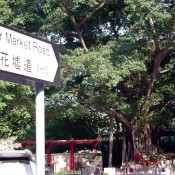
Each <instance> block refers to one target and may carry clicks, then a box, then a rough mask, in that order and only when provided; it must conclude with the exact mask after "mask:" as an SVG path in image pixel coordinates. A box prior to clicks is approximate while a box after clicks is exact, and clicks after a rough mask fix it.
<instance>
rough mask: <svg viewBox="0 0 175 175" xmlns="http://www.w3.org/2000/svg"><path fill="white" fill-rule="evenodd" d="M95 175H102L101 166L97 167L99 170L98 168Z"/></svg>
mask: <svg viewBox="0 0 175 175" xmlns="http://www.w3.org/2000/svg"><path fill="white" fill-rule="evenodd" d="M94 175H102V173H101V169H100V166H99V165H97V168H96V170H95V173H94Z"/></svg>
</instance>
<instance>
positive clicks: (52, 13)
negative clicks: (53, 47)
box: [0, 0, 175, 161]
mask: <svg viewBox="0 0 175 175" xmlns="http://www.w3.org/2000/svg"><path fill="white" fill-rule="evenodd" d="M1 3H2V4H3V6H1V7H0V11H2V13H1V14H3V15H2V16H0V19H1V21H2V22H3V23H6V24H10V25H13V26H16V27H18V28H20V29H22V30H26V31H28V32H32V33H35V34H38V35H40V36H42V37H45V38H47V39H50V40H52V41H53V42H57V43H58V44H59V45H60V60H61V80H62V85H61V87H55V88H54V87H47V88H46V117H47V118H46V121H47V123H46V131H47V132H46V137H47V138H48V139H63V138H65V139H72V138H98V137H103V138H104V136H106V135H107V134H108V133H109V129H107V128H108V127H109V126H108V124H109V122H110V129H111V130H110V131H111V132H110V133H112V132H115V133H116V134H118V133H121V132H122V133H123V135H124V136H126V137H123V145H125V147H124V148H125V149H123V161H128V160H129V159H132V158H133V155H134V153H136V152H146V153H147V154H150V153H156V152H157V143H158V142H157V141H158V138H159V136H160V134H161V132H162V131H164V130H167V129H168V128H171V123H172V121H173V118H174V112H175V80H174V77H175V67H174V65H175V59H174V57H175V52H174V51H175V50H174V33H175V29H174V15H175V7H174V1H171V0H150V1H146V0H137V1H132V0H113V1H107V0H88V1H85V0H72V1H67V0H57V1H56V0H40V1H38V0H31V1H30V2H29V1H27V0H20V1H18V2H16V1H1ZM11 86H12V87H13V85H10V87H11ZM15 87H18V86H15ZM1 92H2V97H3V99H4V98H5V97H6V93H7V94H10V92H11V91H10V90H9V89H6V92H3V91H1ZM18 92H19V91H18ZM18 92H17V93H16V92H14V94H16V95H17V94H18ZM20 92H21V93H22V94H27V93H26V92H24V91H23V90H22V89H20ZM20 98H22V99H21V100H24V99H23V98H25V95H23V96H22V97H21V96H20ZM12 99H13V98H12ZM29 99H30V98H29ZM14 100H17V99H14ZM31 100H32V98H31ZM7 102H9V103H10V102H11V101H7ZM7 102H6V103H7ZM1 106H2V109H1V111H2V115H3V116H8V117H10V116H11V115H12V114H13V115H17V116H18V117H20V116H21V117H24V116H25V117H27V116H28V113H26V112H27V111H28V110H29V109H30V107H31V104H30V102H29V103H27V104H25V103H23V104H22V106H20V108H19V107H18V106H17V107H16V108H15V109H17V110H15V111H16V112H14V113H8V115H7V114H6V113H5V110H6V109H5V108H4V106H3V103H2V105H1ZM10 106H11V105H9V108H10ZM19 109H20V110H19ZM10 111H11V110H10ZM17 111H18V113H17ZM20 111H21V112H20ZM24 111H25V112H24ZM29 111H30V110H29ZM31 114H32V113H30V117H29V118H30V119H31ZM13 120H14V118H13ZM114 120H115V124H114V125H113V122H114ZM8 121H9V120H8ZM18 121H20V120H18ZM10 123H11V122H10ZM7 126H9V124H8V125H6V124H5V125H4V127H3V128H4V129H3V131H2V133H3V134H4V132H5V131H7V133H10V129H11V127H9V130H8V129H5V127H7ZM16 126H17V125H16ZM77 126H78V127H77ZM17 127H18V128H20V125H18V126H17ZM19 130H20V129H19ZM80 130H81V131H83V132H79V131H80ZM107 131H108V132H107ZM13 132H14V130H13ZM20 133H21V130H20ZM22 133H23V131H22ZM10 135H11V134H10ZM17 135H18V134H17ZM19 136H21V135H19ZM26 138H27V137H26ZM109 138H110V139H112V134H111V135H110V137H109ZM136 140H137V142H136ZM145 141H146V142H147V144H144V143H145Z"/></svg>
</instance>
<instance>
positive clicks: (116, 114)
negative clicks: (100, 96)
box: [102, 108, 133, 131]
mask: <svg viewBox="0 0 175 175" xmlns="http://www.w3.org/2000/svg"><path fill="white" fill-rule="evenodd" d="M102 110H103V112H104V113H106V114H108V116H109V117H113V118H115V119H116V120H118V121H119V122H121V123H122V124H124V125H125V126H127V127H128V128H129V129H130V130H131V131H132V130H133V127H132V125H131V124H130V122H129V121H128V120H127V116H126V115H125V114H124V113H123V112H121V111H119V110H117V111H116V110H114V109H112V108H102Z"/></svg>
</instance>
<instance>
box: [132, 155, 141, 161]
mask: <svg viewBox="0 0 175 175" xmlns="http://www.w3.org/2000/svg"><path fill="white" fill-rule="evenodd" d="M134 160H135V161H136V162H139V161H141V160H142V155H141V154H140V153H137V154H135V155H134Z"/></svg>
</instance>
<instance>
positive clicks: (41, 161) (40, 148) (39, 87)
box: [36, 83, 45, 175]
mask: <svg viewBox="0 0 175 175" xmlns="http://www.w3.org/2000/svg"><path fill="white" fill-rule="evenodd" d="M44 111H45V110H44V86H43V83H36V174H37V175H45V113H44Z"/></svg>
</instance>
